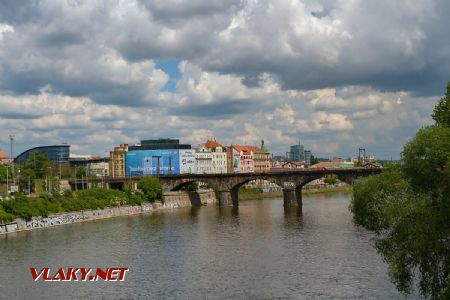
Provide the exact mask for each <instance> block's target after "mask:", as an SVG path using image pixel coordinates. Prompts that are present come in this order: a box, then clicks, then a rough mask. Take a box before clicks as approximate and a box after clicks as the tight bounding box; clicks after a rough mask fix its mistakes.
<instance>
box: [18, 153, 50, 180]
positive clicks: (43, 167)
mask: <svg viewBox="0 0 450 300" xmlns="http://www.w3.org/2000/svg"><path fill="white" fill-rule="evenodd" d="M23 169H24V170H25V169H29V170H33V172H34V174H35V176H36V178H39V179H42V178H44V177H45V176H47V175H48V174H50V161H49V159H48V156H47V155H45V154H44V153H41V152H38V151H33V152H31V153H30V156H29V157H28V159H27V160H26V162H25V164H24V166H23Z"/></svg>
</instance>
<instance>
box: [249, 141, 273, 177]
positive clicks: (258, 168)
mask: <svg viewBox="0 0 450 300" xmlns="http://www.w3.org/2000/svg"><path fill="white" fill-rule="evenodd" d="M253 155H254V157H253V160H254V165H255V173H267V172H270V153H269V150H268V149H267V147H266V145H265V144H264V140H262V141H261V148H260V149H258V150H256V151H255V152H254V153H253Z"/></svg>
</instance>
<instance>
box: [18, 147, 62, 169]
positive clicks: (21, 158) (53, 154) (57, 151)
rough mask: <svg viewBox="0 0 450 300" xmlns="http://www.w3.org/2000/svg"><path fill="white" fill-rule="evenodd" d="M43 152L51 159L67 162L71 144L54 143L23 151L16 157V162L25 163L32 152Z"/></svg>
mask: <svg viewBox="0 0 450 300" xmlns="http://www.w3.org/2000/svg"><path fill="white" fill-rule="evenodd" d="M37 152H38V153H42V154H45V155H46V156H47V157H48V159H49V160H50V161H53V162H59V163H67V162H69V157H70V145H65V144H64V145H53V146H40V147H34V148H31V149H28V150H26V151H25V152H22V153H21V154H20V155H18V156H17V157H16V158H15V159H14V163H15V164H23V163H25V162H26V161H27V160H28V158H29V157H30V156H31V155H32V153H37Z"/></svg>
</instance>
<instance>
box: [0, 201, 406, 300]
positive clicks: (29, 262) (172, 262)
mask: <svg viewBox="0 0 450 300" xmlns="http://www.w3.org/2000/svg"><path fill="white" fill-rule="evenodd" d="M349 201H350V196H349V194H345V193H342V194H329V195H315V196H309V197H304V205H303V209H302V211H301V212H299V211H297V210H296V209H291V210H284V208H283V204H282V200H281V199H278V200H264V201H247V202H242V203H241V206H240V207H239V209H233V208H232V207H225V208H218V207H215V206H209V207H201V208H199V209H193V208H192V209H191V208H187V209H176V210H171V211H165V212H160V213H155V214H151V215H140V216H131V217H122V218H115V219H109V220H101V221H93V222H86V223H79V224H73V225H66V226H60V227H55V228H51V229H45V230H35V231H30V232H23V233H17V234H12V235H8V236H0V298H5V299H31V298H36V299H86V298H93V299H102V298H113V299H139V298H140V299H160V298H168V299H172V298H176V299H274V298H277V299H404V298H403V297H402V296H401V295H400V294H399V293H398V292H397V291H396V290H395V287H394V286H393V285H392V284H391V283H390V282H389V280H388V276H387V270H386V265H385V264H384V263H383V262H382V260H381V259H380V257H379V256H378V255H377V254H376V252H375V250H374V248H373V247H372V244H371V243H372V242H371V238H372V236H371V234H370V233H368V232H367V231H366V230H364V229H361V228H357V227H355V226H354V225H353V224H352V222H351V215H350V213H349V211H348V204H349ZM109 266H121V267H129V268H130V271H129V272H128V274H127V276H126V280H125V282H43V281H38V282H33V280H32V278H31V274H30V272H29V267H39V268H40V267H51V268H58V267H109ZM410 299H413V298H410Z"/></svg>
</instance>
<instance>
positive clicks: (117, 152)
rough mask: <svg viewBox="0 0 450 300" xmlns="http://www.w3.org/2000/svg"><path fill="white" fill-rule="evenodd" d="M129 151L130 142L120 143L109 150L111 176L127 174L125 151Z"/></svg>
mask: <svg viewBox="0 0 450 300" xmlns="http://www.w3.org/2000/svg"><path fill="white" fill-rule="evenodd" d="M127 151H128V144H120V146H119V147H114V150H112V151H110V152H109V176H113V177H120V176H125V175H126V174H125V159H126V157H125V153H126V152H127Z"/></svg>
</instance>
